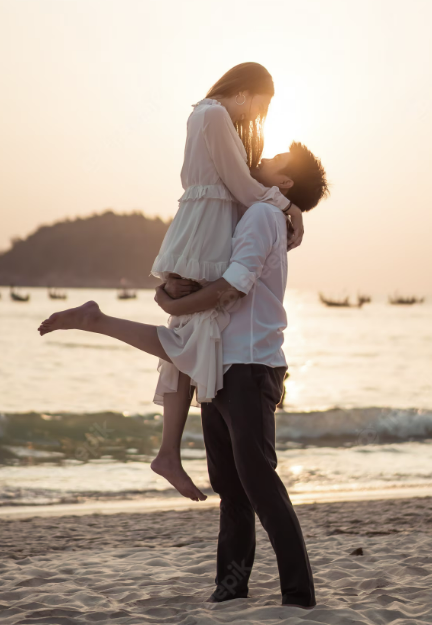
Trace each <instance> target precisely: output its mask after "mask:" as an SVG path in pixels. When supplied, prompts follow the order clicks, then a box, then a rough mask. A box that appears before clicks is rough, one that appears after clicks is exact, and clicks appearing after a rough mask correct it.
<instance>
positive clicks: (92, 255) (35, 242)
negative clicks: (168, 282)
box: [0, 210, 169, 288]
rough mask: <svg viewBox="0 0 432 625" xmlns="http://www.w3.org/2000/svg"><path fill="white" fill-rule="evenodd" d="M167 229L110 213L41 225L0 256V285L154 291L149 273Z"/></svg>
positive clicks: (140, 218)
mask: <svg viewBox="0 0 432 625" xmlns="http://www.w3.org/2000/svg"><path fill="white" fill-rule="evenodd" d="M168 226H169V224H168V223H165V222H164V221H162V220H161V219H159V218H158V217H156V218H154V219H150V218H148V217H145V216H144V215H143V214H142V213H138V212H134V213H132V214H128V215H117V214H116V213H114V212H113V211H111V210H108V211H106V212H104V213H103V214H101V215H92V216H91V217H86V218H78V219H74V220H66V221H61V222H58V223H54V224H52V225H51V226H41V227H40V228H38V230H37V231H36V232H34V233H33V234H31V235H29V236H28V237H27V238H26V239H23V240H21V239H18V240H14V241H13V242H12V247H11V249H9V250H7V251H6V252H4V253H2V254H0V285H2V286H8V285H11V284H13V285H15V286H44V287H69V288H70V287H109V288H117V287H119V286H120V284H121V282H122V281H123V282H125V281H126V283H127V284H128V285H130V286H133V287H137V288H151V287H154V286H155V285H156V284H158V280H156V279H155V278H153V277H151V276H150V275H149V274H150V269H151V267H152V264H153V261H154V259H155V258H156V256H157V254H158V252H159V248H160V245H161V243H162V240H163V237H164V236H165V233H166V231H167V229H168Z"/></svg>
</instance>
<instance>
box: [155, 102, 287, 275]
mask: <svg viewBox="0 0 432 625" xmlns="http://www.w3.org/2000/svg"><path fill="white" fill-rule="evenodd" d="M246 161H247V156H246V151H245V149H244V146H243V143H242V141H241V139H240V137H239V136H238V133H237V131H236V129H235V127H234V124H233V123H232V120H231V117H230V116H229V113H228V111H227V110H226V108H225V107H224V106H222V104H220V102H218V101H217V100H213V99H210V98H205V99H204V100H201V101H200V102H198V104H197V105H195V107H194V111H193V112H192V113H191V115H190V117H189V119H188V124H187V138H186V146H185V155H184V164H183V168H182V171H181V181H182V185H183V188H184V189H185V192H184V194H183V195H182V197H181V198H180V200H179V202H180V204H179V210H178V212H177V214H176V216H175V217H174V220H173V221H172V223H171V225H170V227H169V228H168V231H167V233H166V235H165V238H164V240H163V243H162V246H161V249H160V252H159V254H158V256H157V258H156V260H155V262H154V265H153V267H152V274H153V275H155V276H157V277H159V278H161V279H165V278H166V277H167V274H168V273H177V274H179V275H181V276H182V277H184V278H190V279H193V280H197V281H199V282H201V283H205V282H206V281H213V280H217V279H218V278H220V277H221V276H222V274H223V273H224V271H225V270H226V269H227V267H228V264H229V259H230V256H231V239H232V235H233V232H234V229H235V227H236V224H237V222H238V218H239V212H238V206H239V205H240V204H241V205H243V206H245V207H246V208H248V207H249V206H251V205H252V204H255V203H257V202H269V203H270V204H273V205H274V206H276V207H278V210H279V209H284V208H286V207H287V206H288V200H287V198H286V197H284V196H283V195H282V194H281V192H280V191H279V189H278V188H277V187H271V188H267V187H264V186H263V185H262V184H260V183H259V182H257V181H256V180H254V179H253V178H252V176H251V175H250V171H249V168H248V166H247V162H246Z"/></svg>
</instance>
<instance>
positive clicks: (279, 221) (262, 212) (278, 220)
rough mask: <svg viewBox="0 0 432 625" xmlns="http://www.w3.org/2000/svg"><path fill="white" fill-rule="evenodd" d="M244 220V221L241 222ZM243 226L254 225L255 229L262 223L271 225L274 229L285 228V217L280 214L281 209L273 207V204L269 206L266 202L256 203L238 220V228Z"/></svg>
mask: <svg viewBox="0 0 432 625" xmlns="http://www.w3.org/2000/svg"><path fill="white" fill-rule="evenodd" d="M243 220H244V221H243ZM242 221H243V224H244V226H246V225H247V224H250V225H252V224H256V225H257V227H259V226H260V224H262V223H263V222H266V223H269V222H270V223H273V224H275V227H278V228H279V227H283V228H285V227H286V224H285V215H284V214H283V213H282V211H281V209H280V208H278V207H277V206H273V204H269V203H268V202H256V203H255V204H252V206H249V208H248V209H247V211H246V212H245V214H244V215H243V217H242V218H241V219H240V221H239V223H238V226H240V224H241V223H242Z"/></svg>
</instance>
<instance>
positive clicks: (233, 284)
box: [155, 204, 277, 316]
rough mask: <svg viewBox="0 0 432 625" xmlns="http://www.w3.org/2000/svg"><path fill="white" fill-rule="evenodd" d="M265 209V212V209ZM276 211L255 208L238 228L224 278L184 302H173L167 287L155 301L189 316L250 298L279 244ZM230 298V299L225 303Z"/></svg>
mask: <svg viewBox="0 0 432 625" xmlns="http://www.w3.org/2000/svg"><path fill="white" fill-rule="evenodd" d="M263 207H264V208H263ZM276 236H277V235H276V222H275V216H274V214H273V212H272V209H271V208H270V207H269V206H268V210H266V208H265V205H263V204H261V205H257V206H256V207H251V208H250V209H249V210H248V211H247V212H246V214H245V215H244V216H243V217H242V219H241V220H240V221H239V223H238V224H237V228H236V230H235V233H234V237H233V240H232V243H233V249H232V254H231V260H230V265H229V267H228V269H227V270H226V272H225V273H224V275H223V277H222V278H219V280H216V281H215V282H212V283H211V284H209V285H207V286H205V287H203V288H202V289H200V290H199V291H197V292H195V293H192V294H191V295H186V296H185V297H181V298H180V299H172V298H171V297H170V296H169V295H168V294H167V293H166V292H165V291H164V288H163V286H162V287H158V288H157V289H156V296H155V300H156V302H157V303H158V304H159V306H161V308H162V309H163V310H165V312H167V313H168V314H170V315H175V316H179V315H187V314H192V313H195V312H201V311H203V310H208V309H210V308H214V307H215V306H217V305H218V304H222V305H223V302H224V301H226V302H227V303H228V302H229V303H231V302H232V301H233V299H234V298H236V297H244V296H245V295H247V294H248V293H249V291H250V289H251V288H252V286H253V285H254V284H255V282H256V280H257V279H258V278H259V277H260V275H261V272H262V269H263V267H264V263H265V261H266V258H267V256H268V255H269V254H270V252H271V250H272V247H273V244H274V242H275V240H276ZM225 298H226V299H225Z"/></svg>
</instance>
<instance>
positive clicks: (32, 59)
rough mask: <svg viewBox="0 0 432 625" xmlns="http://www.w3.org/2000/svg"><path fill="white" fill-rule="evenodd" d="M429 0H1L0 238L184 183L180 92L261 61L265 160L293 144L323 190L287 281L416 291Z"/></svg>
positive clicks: (430, 163) (427, 111) (163, 210)
mask: <svg viewBox="0 0 432 625" xmlns="http://www.w3.org/2000/svg"><path fill="white" fill-rule="evenodd" d="M431 23H432V2H430V0H412V1H411V2H406V1H403V2H402V1H400V0H391V1H389V0H362V2H358V1H356V0H302V1H301V2H298V1H296V2H294V1H292V0H283V1H279V0H266V2H262V1H261V2H256V1H255V0H236V1H235V2H233V1H232V0H217V1H210V0H182V1H181V2H179V1H178V0H37V1H35V0H0V84H1V93H0V107H1V115H0V250H6V249H7V248H8V246H9V241H10V239H11V238H12V237H16V236H20V237H25V236H26V235H28V234H29V233H30V232H32V231H34V230H35V229H36V228H37V227H38V226H39V225H41V224H50V223H53V222H55V221H59V220H62V219H64V218H67V217H69V218H73V217H76V216H86V215H90V214H93V213H101V212H103V211H104V210H106V209H112V210H115V211H116V212H125V213H127V212H131V211H133V210H141V211H143V212H144V213H145V214H146V215H149V216H153V215H160V216H161V217H162V218H163V219H169V218H170V217H172V216H173V215H174V214H175V212H176V210H177V206H178V204H177V200H178V198H179V197H180V195H181V194H182V189H181V184H180V169H181V166H182V158H183V150H184V141H185V134H186V120H187V117H188V115H189V113H190V112H191V110H192V109H191V105H192V104H193V103H195V102H197V101H198V100H200V99H201V98H203V97H204V96H205V93H206V92H207V91H208V89H209V88H210V87H211V85H212V84H213V83H214V82H215V81H216V80H217V79H218V78H219V77H220V76H221V75H222V74H223V73H225V72H226V71H227V70H228V69H229V68H230V67H232V66H234V65H236V64H238V63H241V62H245V61H256V62H259V63H262V64H263V65H265V66H266V67H267V69H268V70H269V71H270V72H271V74H272V75H273V78H274V82H275V88H276V95H275V97H274V99H273V102H272V104H271V108H270V112H269V116H268V119H267V123H266V135H265V136H266V139H265V141H266V143H265V151H264V155H265V156H268V157H271V156H273V155H274V154H275V153H277V152H282V151H285V150H286V149H287V148H288V146H289V143H290V142H291V141H292V140H299V141H302V142H303V143H305V144H306V145H307V146H308V147H309V148H310V149H311V150H312V151H313V152H314V153H315V154H316V155H317V156H319V157H320V158H321V159H322V162H323V164H324V166H325V168H326V170H327V174H328V178H329V180H330V182H331V196H330V198H329V199H327V200H326V201H324V202H322V203H321V204H320V205H319V206H318V207H317V208H315V209H314V210H313V211H311V212H310V213H309V214H307V215H305V237H304V242H303V244H302V246H301V247H300V248H298V249H296V250H293V251H292V252H290V253H289V256H288V258H289V286H291V287H293V288H311V289H325V290H327V292H328V293H334V294H338V293H342V292H345V290H347V291H348V292H353V293H354V292H356V290H357V289H360V290H363V291H365V290H366V291H370V292H382V293H389V292H394V291H395V290H399V291H400V292H401V293H408V292H409V293H412V292H413V293H414V292H415V293H417V294H424V293H426V294H428V293H432V276H431V274H432V271H431V267H432V245H431V235H432V175H431V171H430V170H431V168H432V49H431V48H432V38H431V37H430V24H431Z"/></svg>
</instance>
